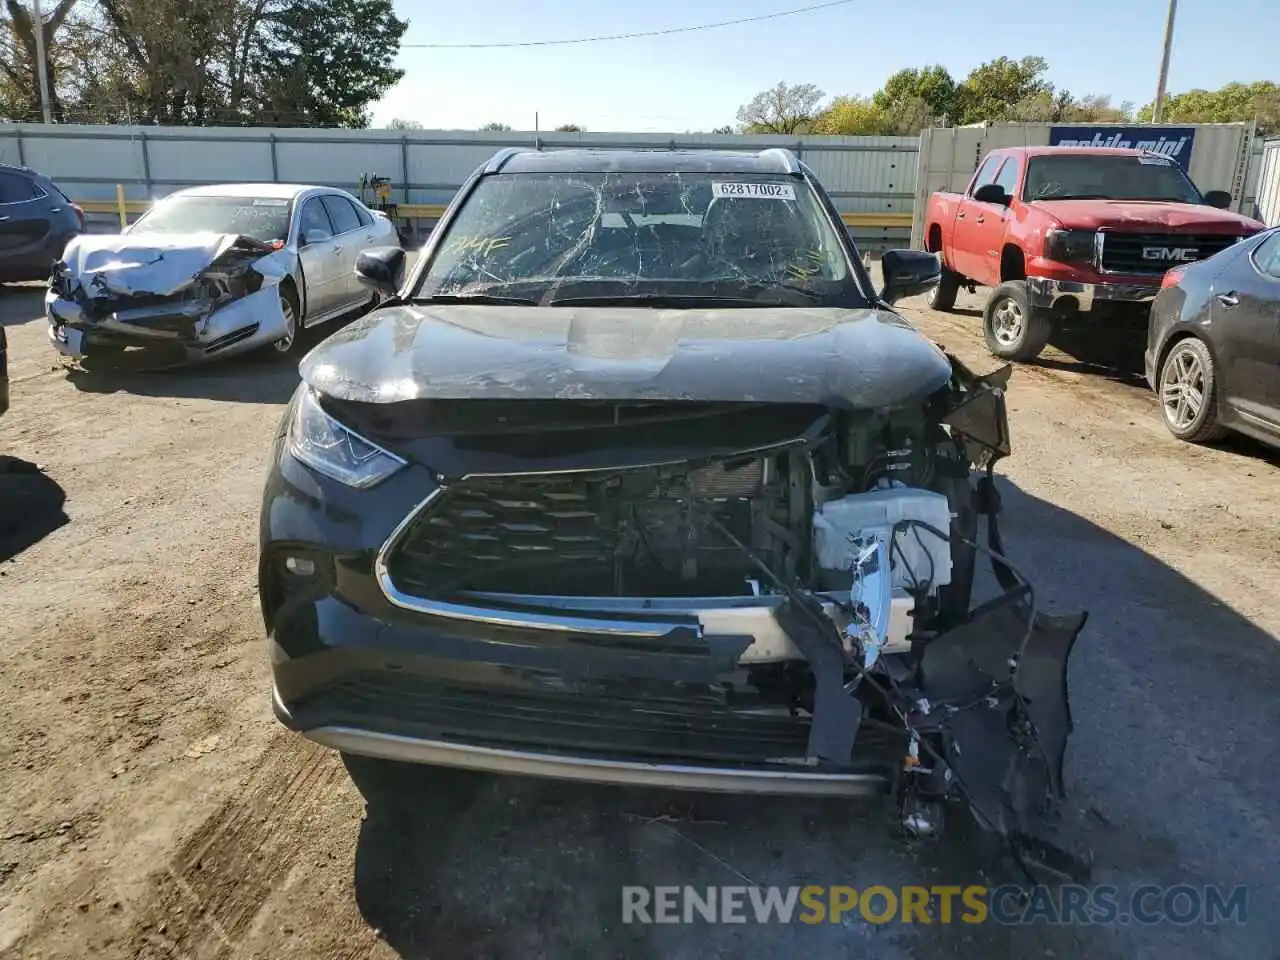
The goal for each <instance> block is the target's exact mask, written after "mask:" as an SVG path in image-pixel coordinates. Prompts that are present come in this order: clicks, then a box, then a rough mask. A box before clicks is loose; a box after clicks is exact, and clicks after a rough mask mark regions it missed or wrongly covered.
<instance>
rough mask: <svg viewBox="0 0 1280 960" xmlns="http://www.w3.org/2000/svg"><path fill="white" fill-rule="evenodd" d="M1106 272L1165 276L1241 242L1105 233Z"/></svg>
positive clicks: (1191, 236)
mask: <svg viewBox="0 0 1280 960" xmlns="http://www.w3.org/2000/svg"><path fill="white" fill-rule="evenodd" d="M1102 236H1103V240H1102V269H1103V270H1106V271H1108V272H1109V273H1135V274H1142V273H1149V274H1155V275H1158V274H1162V273H1164V272H1165V271H1166V270H1169V269H1171V268H1172V267H1176V266H1178V264H1180V263H1191V262H1193V261H1196V260H1204V259H1205V258H1206V257H1211V256H1213V255H1214V254H1215V253H1218V252H1220V251H1222V250H1225V249H1227V247H1229V246H1231V245H1232V244H1233V243H1235V242H1236V240H1237V239H1238V238H1237V237H1233V236H1224V235H1221V234H1191V233H1121V232H1118V231H1111V230H1108V231H1104V232H1103V234H1102Z"/></svg>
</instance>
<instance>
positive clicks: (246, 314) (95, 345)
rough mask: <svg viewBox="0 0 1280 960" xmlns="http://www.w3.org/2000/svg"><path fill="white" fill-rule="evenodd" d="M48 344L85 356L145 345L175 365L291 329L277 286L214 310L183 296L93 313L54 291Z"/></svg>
mask: <svg viewBox="0 0 1280 960" xmlns="http://www.w3.org/2000/svg"><path fill="white" fill-rule="evenodd" d="M45 314H46V317H47V318H48V321H49V330H48V334H49V342H50V344H51V345H52V346H53V348H54V349H55V350H57V351H58V353H60V354H62V355H63V356H64V357H68V358H70V359H75V360H83V359H85V358H86V357H92V356H94V355H95V354H96V353H99V352H108V351H111V350H120V349H123V348H141V349H144V350H147V351H148V352H149V353H151V354H153V355H154V356H156V357H162V358H164V360H166V361H167V362H171V363H200V362H203V361H206V360H212V359H216V358H218V357H222V356H227V355H230V354H235V353H241V352H244V351H247V350H253V349H256V348H258V347H263V346H266V345H268V344H270V343H272V342H273V341H275V340H278V339H280V338H281V337H282V336H283V335H284V334H285V332H286V330H287V322H286V320H285V317H284V312H283V310H282V307H281V302H280V294H279V291H278V290H277V288H276V287H275V286H268V287H264V288H263V289H261V290H258V291H257V292H255V293H251V294H249V295H247V296H244V297H241V298H240V299H238V300H233V301H231V302H230V303H227V304H225V305H224V306H222V307H220V308H218V309H216V310H213V311H212V312H210V311H209V310H207V309H204V310H201V309H198V308H197V307H196V306H195V305H193V304H191V303H184V302H183V301H182V300H181V299H180V298H175V299H174V300H173V301H172V302H164V303H159V304H153V305H147V306H139V307H123V308H121V309H118V310H115V311H113V312H111V313H107V314H104V315H102V316H97V317H94V316H90V314H89V313H88V311H86V310H85V308H84V307H82V306H81V305H80V304H79V303H77V302H76V301H75V300H72V299H70V298H67V297H63V296H59V295H58V294H57V293H56V292H55V291H53V290H50V291H49V292H48V293H47V294H46V295H45Z"/></svg>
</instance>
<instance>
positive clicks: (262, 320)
mask: <svg viewBox="0 0 1280 960" xmlns="http://www.w3.org/2000/svg"><path fill="white" fill-rule="evenodd" d="M296 267H297V258H296V255H295V254H294V253H293V252H292V251H290V250H287V249H276V248H275V247H274V246H272V245H269V244H265V243H261V242H259V241H257V240H253V239H252V238H249V237H244V236H240V235H235V234H218V233H193V234H124V235H106V236H99V235H92V234H86V235H82V236H80V237H77V238H76V239H75V240H73V241H72V243H71V244H70V245H69V246H68V248H67V250H66V252H65V254H64V257H63V260H62V261H61V262H59V263H58V264H55V266H54V272H53V276H52V278H51V280H50V287H49V291H48V293H47V294H46V296H45V307H46V312H47V315H48V318H49V324H50V327H49V338H50V340H51V342H52V343H53V344H54V346H55V347H56V348H57V349H58V351H59V352H60V353H62V354H64V355H66V356H70V357H84V356H86V355H89V354H91V353H93V352H94V350H95V348H97V347H106V348H111V347H117V348H119V347H128V346H134V347H156V348H168V349H170V350H172V351H174V352H175V353H176V354H178V357H179V359H184V360H186V361H198V360H203V359H211V358H212V357H214V356H219V355H222V354H223V353H224V352H239V351H240V350H243V349H249V348H253V347H257V346H262V345H264V344H267V343H270V342H272V341H274V340H278V339H279V338H280V337H282V336H284V335H285V333H286V332H287V329H288V324H287V321H286V319H285V316H284V312H283V309H282V307H281V303H280V294H279V291H278V289H277V287H278V285H279V284H280V283H281V282H282V281H283V280H284V279H285V278H287V277H289V276H291V275H292V274H293V272H294V271H295V269H296ZM233 348H234V349H233Z"/></svg>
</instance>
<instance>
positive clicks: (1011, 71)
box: [956, 57, 1053, 123]
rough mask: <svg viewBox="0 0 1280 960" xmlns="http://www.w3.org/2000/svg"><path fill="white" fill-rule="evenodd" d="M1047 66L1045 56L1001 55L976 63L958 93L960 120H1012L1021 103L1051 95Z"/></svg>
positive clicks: (1051, 85) (967, 121)
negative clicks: (1016, 56) (1013, 56)
mask: <svg viewBox="0 0 1280 960" xmlns="http://www.w3.org/2000/svg"><path fill="white" fill-rule="evenodd" d="M1048 69H1049V64H1048V63H1047V62H1045V59H1044V58H1043V57H1023V58H1022V59H1021V60H1010V59H1009V58H1008V57H998V58H996V59H995V60H989V61H988V62H986V63H984V64H981V65H980V66H977V67H975V68H974V69H973V70H972V71H970V73H969V76H967V77H965V80H964V83H962V84H960V87H959V89H958V90H957V93H956V107H957V113H958V114H959V116H958V122H960V123H984V122H992V121H999V120H1011V119H1014V117H1015V115H1016V114H1017V109H1018V105H1019V104H1022V103H1024V102H1026V101H1031V100H1034V99H1036V98H1038V97H1041V96H1043V95H1045V94H1048V95H1049V96H1050V97H1052V95H1053V84H1051V83H1049V82H1048V81H1047V80H1046V79H1045V78H1044V75H1045V72H1046V71H1047V70H1048Z"/></svg>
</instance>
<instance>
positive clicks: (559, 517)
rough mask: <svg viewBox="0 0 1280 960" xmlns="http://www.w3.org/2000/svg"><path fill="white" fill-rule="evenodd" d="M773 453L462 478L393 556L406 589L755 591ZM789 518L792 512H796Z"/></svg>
mask: <svg viewBox="0 0 1280 960" xmlns="http://www.w3.org/2000/svg"><path fill="white" fill-rule="evenodd" d="M766 481H767V469H766V461H765V460H763V459H759V458H756V459H747V460H745V461H743V462H740V463H736V464H727V465H726V464H724V463H716V464H712V465H711V466H707V467H702V468H699V469H687V468H685V469H680V468H669V469H663V468H638V469H628V470H615V471H599V472H586V473H549V474H530V475H521V476H512V477H491V478H490V477H481V478H473V479H469V480H464V481H462V482H460V483H458V484H456V485H454V486H452V487H450V488H449V489H448V490H447V491H446V492H445V493H444V494H442V495H441V496H440V497H438V498H437V499H436V500H435V501H433V502H432V503H431V504H430V505H429V506H428V508H427V509H426V510H425V511H424V512H423V514H422V515H421V516H420V517H419V518H418V519H417V521H416V522H415V523H414V524H413V525H412V527H411V528H410V529H409V530H408V532H407V533H406V535H405V536H404V538H403V539H402V540H401V542H400V543H399V544H398V545H397V548H396V550H395V551H394V552H393V553H392V555H391V556H390V558H389V563H388V566H389V572H390V574H391V576H392V579H393V580H395V581H396V583H397V585H399V586H400V587H401V589H409V590H412V591H414V592H417V593H418V594H419V595H424V594H425V595H430V596H434V595H439V594H440V593H443V592H449V591H453V590H463V589H469V590H499V591H510V592H517V593H531V594H537V593H550V594H562V595H563V594H577V595H605V596H608V595H614V594H624V595H625V593H626V591H627V590H628V575H629V574H630V575H633V576H631V578H630V579H631V582H632V584H633V585H635V586H636V589H637V590H638V589H640V588H639V583H640V581H644V582H645V583H646V584H647V585H649V586H651V585H652V583H653V578H652V577H649V578H646V577H645V576H644V573H645V571H649V572H651V573H654V574H655V575H656V576H657V577H658V579H659V580H660V581H662V580H664V579H665V580H669V581H675V582H677V583H678V582H680V581H682V580H684V581H689V582H693V581H699V582H700V583H701V584H703V585H707V584H708V583H709V582H710V581H709V580H708V577H710V578H712V579H716V578H719V579H720V580H721V581H723V583H725V584H726V585H731V586H730V589H731V590H732V591H733V592H741V590H742V589H743V581H742V570H743V569H745V568H744V566H743V564H744V558H743V556H742V553H741V551H740V550H739V549H738V548H737V547H736V546H735V545H734V544H733V543H732V542H731V541H730V540H729V539H727V538H726V537H725V536H724V535H723V531H722V530H720V529H719V526H718V525H723V526H724V527H726V528H727V529H729V530H731V531H733V532H735V535H737V536H738V537H739V538H740V539H742V540H750V538H751V532H752V529H753V524H754V523H756V522H758V518H759V514H760V512H761V511H762V510H763V509H765V507H766V506H767V505H768V504H770V503H771V502H772V499H773V498H770V497H761V492H762V491H764V490H765V489H766ZM784 516H785V514H784Z"/></svg>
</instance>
